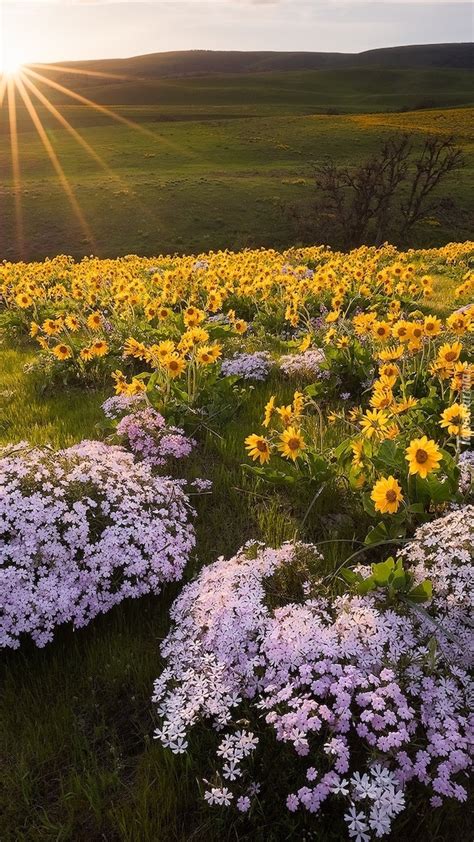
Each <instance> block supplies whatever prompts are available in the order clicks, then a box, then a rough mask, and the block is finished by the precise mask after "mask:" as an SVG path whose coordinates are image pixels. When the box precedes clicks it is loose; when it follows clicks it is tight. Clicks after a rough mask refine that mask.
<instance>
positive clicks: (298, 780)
mask: <svg viewBox="0 0 474 842" xmlns="http://www.w3.org/2000/svg"><path fill="white" fill-rule="evenodd" d="M473 513H474V509H473V507H466V508H465V509H464V510H459V511H457V512H455V513H451V514H450V515H448V516H447V517H445V518H443V519H440V521H438V522H435V523H434V524H432V525H430V526H424V527H423V528H422V529H420V530H419V531H418V533H417V534H416V535H415V538H414V541H413V543H412V544H410V545H409V547H408V548H407V549H406V551H405V553H404V557H405V559H406V560H408V561H409V562H411V564H412V565H413V567H414V571H413V572H414V574H415V577H420V578H424V577H425V576H426V574H427V573H428V574H429V575H430V576H431V578H432V584H433V598H432V600H431V602H430V604H429V606H428V608H427V609H424V610H423V612H422V611H421V608H420V607H419V606H417V607H416V610H415V609H414V608H413V607H411V606H409V605H408V604H407V603H406V601H403V600H402V599H401V600H400V601H399V602H397V603H395V604H393V603H388V601H387V595H386V592H384V590H383V589H380V588H379V589H377V590H375V591H374V592H372V593H371V594H369V595H366V596H354V595H351V594H345V595H343V596H333V595H330V594H329V593H328V592H327V591H326V590H325V589H324V587H323V584H322V582H321V581H318V579H317V577H316V575H315V571H317V566H318V554H317V552H316V550H315V548H314V547H311V546H308V545H306V546H305V545H301V544H285V545H283V546H282V547H281V548H280V549H277V550H274V549H268V548H265V547H263V546H262V545H258V546H254V547H250V546H247V547H244V548H242V549H241V550H240V551H239V552H238V553H237V555H236V556H235V557H234V558H232V559H230V560H229V561H226V560H224V559H223V558H220V559H219V560H218V561H217V562H215V563H214V564H212V565H211V566H210V567H207V568H205V569H204V570H203V571H202V572H201V573H200V575H199V577H198V578H197V579H196V580H195V581H194V582H192V583H191V584H189V585H188V586H186V587H185V588H184V590H183V592H182V593H181V595H180V597H179V598H178V599H177V600H176V602H175V603H174V606H173V608H172V612H171V614H172V620H173V623H174V625H173V627H172V629H171V631H170V633H169V635H168V637H167V639H166V640H165V641H164V643H163V646H162V654H163V655H164V657H165V659H166V661H167V665H166V668H165V670H164V672H163V674H162V675H161V677H160V678H159V679H158V681H157V682H156V685H155V693H154V701H155V702H156V703H157V705H158V712H159V714H160V717H161V724H160V727H159V728H158V729H157V731H156V736H157V738H159V739H160V740H161V742H162V744H163V745H164V746H167V747H169V748H170V749H171V750H172V751H173V752H175V753H182V752H185V751H186V749H187V747H188V739H189V736H190V733H191V732H192V731H193V730H195V728H196V726H197V725H198V723H201V724H205V723H206V722H207V723H211V724H212V726H213V727H214V728H215V729H216V730H217V731H219V732H220V736H219V738H218V745H217V751H216V758H215V763H213V764H212V777H211V776H209V780H207V781H206V784H207V789H206V793H205V798H206V800H207V801H208V802H209V803H210V804H216V805H225V806H229V805H232V804H233V805H235V806H236V807H237V809H238V810H240V811H242V812H247V811H248V810H250V808H251V807H252V809H258V807H257V804H260V805H261V807H262V809H263V810H265V811H267V812H268V811H270V810H271V803H270V802H272V803H274V802H275V799H276V798H280V799H281V801H282V802H283V803H285V802H286V806H287V808H288V810H290V811H292V812H295V811H300V812H299V816H302V817H303V819H304V815H305V814H307V813H308V812H309V813H319V811H320V809H321V807H322V805H323V804H324V803H325V802H328V803H327V805H326V806H327V807H328V808H329V809H330V805H331V802H333V803H334V804H335V806H336V813H335V812H334V810H333V811H332V817H334V815H339V816H340V834H341V835H340V836H338V837H337V838H342V833H343V832H342V827H343V826H344V822H345V823H346V825H347V832H348V834H349V837H351V838H356V839H360V840H364V842H365V841H366V840H368V839H370V838H373V836H375V837H381V836H385V835H386V834H387V833H389V832H390V830H391V827H392V822H393V820H394V818H395V817H396V816H397V815H398V814H399V813H401V812H402V811H403V810H404V808H405V805H406V803H407V801H408V800H409V799H410V798H411V797H413V798H415V797H418V795H419V794H420V792H421V793H423V792H424V793H425V795H424V797H425V801H429V802H430V804H431V806H433V807H437V806H439V805H440V804H441V803H442V802H443V800H444V799H446V798H454V799H457V800H459V801H464V800H465V799H466V797H467V793H466V789H465V786H464V784H465V777H466V771H467V769H468V768H469V766H470V758H469V739H470V737H469V734H470V733H471V734H472V725H473V723H472V720H471V721H470V720H469V705H468V698H469V681H468V676H467V673H466V670H465V664H463V661H465V660H466V658H465V652H466V640H467V636H468V632H469V627H468V623H467V612H466V601H467V596H468V592H467V586H468V576H467V568H468V565H469V564H470V562H471V559H472V547H473V527H472V521H473V518H472V515H473ZM442 547H444V548H445V550H444V557H443V552H442V549H441V548H442ZM295 570H296V571H299V577H300V586H299V587H297V586H296V585H295V582H294V578H295V577H294V573H295ZM282 581H284V582H285V583H286V584H285V586H284V587H282ZM471 592H472V588H471ZM275 597H276V599H275ZM452 605H454V606H455V611H454V612H453V613H452V614H451V615H450V620H449V626H448V627H447V628H445V625H444V624H445V620H446V611H447V607H448V606H452ZM271 735H273V740H272V739H271ZM277 751H278V760H276V757H275V752H277ZM269 752H272V753H273V754H270V755H269ZM275 764H276V765H277V766H278V776H277V779H278V784H277V785H276V787H273V786H270V787H268V786H267V787H266V788H265V780H264V779H263V780H262V781H259V780H255V771H254V770H256V769H258V768H262V769H263V770H264V775H265V774H267V773H268V771H269V770H270V769H271V768H274V767H275ZM272 780H274V779H273V777H272ZM261 784H262V785H263V788H262V790H261V791H260V794H259V797H258V799H255V798H254V795H255V793H256V792H257V791H258V790H259V787H260V786H261ZM338 805H339V807H338ZM303 819H302V820H303ZM298 821H299V819H298V815H297V816H296V817H294V819H293V828H294V827H295V826H296V825H295V823H296V824H297V823H298ZM336 821H337V819H336Z"/></svg>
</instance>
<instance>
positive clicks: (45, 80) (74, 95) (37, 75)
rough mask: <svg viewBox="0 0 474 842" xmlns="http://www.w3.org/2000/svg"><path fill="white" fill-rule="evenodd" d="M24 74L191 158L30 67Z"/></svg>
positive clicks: (165, 141) (191, 155)
mask: <svg viewBox="0 0 474 842" xmlns="http://www.w3.org/2000/svg"><path fill="white" fill-rule="evenodd" d="M23 70H24V72H25V73H26V74H28V76H33V77H34V78H35V79H37V80H38V81H39V82H43V83H44V84H45V85H48V87H50V88H53V89H54V90H56V91H59V92H60V93H62V94H64V95H65V96H68V97H70V98H71V99H74V100H76V101H77V102H80V103H81V105H87V106H88V107H89V108H93V109H94V110H95V111H97V112H99V113H100V114H104V115H105V116H106V117H110V118H112V120H115V121H116V122H117V123H121V124H122V125H123V126H127V128H129V129H133V130H134V131H137V132H139V133H140V134H142V135H145V137H151V138H152V139H153V140H154V142H155V143H159V144H160V145H164V146H168V147H169V148H170V149H172V150H173V152H180V154H181V155H183V156H184V157H186V158H193V157H194V156H193V154H192V153H191V152H189V151H187V150H186V151H185V150H184V149H182V148H180V147H178V146H176V144H174V143H171V142H170V141H168V140H164V138H162V137H158V136H157V135H156V134H155V133H154V132H152V131H150V129H146V128H145V127H144V126H141V125H140V124H139V123H134V122H133V120H129V119H128V118H127V117H124V116H123V115H122V114H118V113H117V112H116V111H113V109H112V108H107V106H105V105H100V104H99V103H98V102H94V100H92V99H88V98H87V97H85V96H83V95H82V94H78V93H77V92H76V91H72V90H71V89H70V88H66V87H65V86H64V85H61V84H60V83H59V82H54V81H53V79H48V77H47V76H43V75H42V74H41V73H37V72H36V70H32V69H31V67H30V66H28V67H24V68H23Z"/></svg>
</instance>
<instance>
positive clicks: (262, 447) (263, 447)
mask: <svg viewBox="0 0 474 842" xmlns="http://www.w3.org/2000/svg"><path fill="white" fill-rule="evenodd" d="M257 450H259V451H260V453H266V451H267V443H266V442H265V441H263V439H260V441H258V442H257Z"/></svg>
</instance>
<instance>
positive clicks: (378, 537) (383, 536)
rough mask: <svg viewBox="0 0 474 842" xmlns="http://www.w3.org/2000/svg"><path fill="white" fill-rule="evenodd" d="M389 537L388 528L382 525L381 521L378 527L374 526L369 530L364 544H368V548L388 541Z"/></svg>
mask: <svg viewBox="0 0 474 842" xmlns="http://www.w3.org/2000/svg"><path fill="white" fill-rule="evenodd" d="M389 537H390V536H389V534H388V532H387V527H386V526H385V524H384V523H382V521H380V523H378V524H377V526H374V527H373V528H372V529H370V530H369V532H368V533H367V536H366V539H365V541H364V544H367V546H370V545H371V544H379V543H380V542H381V541H387V540H388V538H389Z"/></svg>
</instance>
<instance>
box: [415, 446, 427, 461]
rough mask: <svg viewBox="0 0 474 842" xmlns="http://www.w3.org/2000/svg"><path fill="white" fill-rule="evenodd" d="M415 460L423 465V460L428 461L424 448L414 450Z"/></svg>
mask: <svg viewBox="0 0 474 842" xmlns="http://www.w3.org/2000/svg"><path fill="white" fill-rule="evenodd" d="M416 461H417V462H418V463H419V464H420V465H424V464H425V462H427V461H428V454H427V452H426V450H422V448H420V449H419V450H417V451H416Z"/></svg>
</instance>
